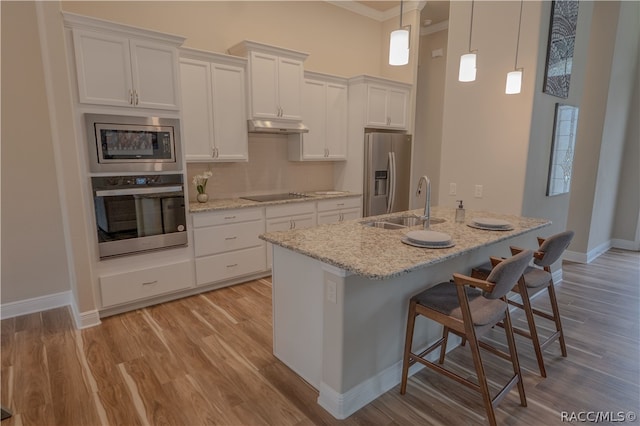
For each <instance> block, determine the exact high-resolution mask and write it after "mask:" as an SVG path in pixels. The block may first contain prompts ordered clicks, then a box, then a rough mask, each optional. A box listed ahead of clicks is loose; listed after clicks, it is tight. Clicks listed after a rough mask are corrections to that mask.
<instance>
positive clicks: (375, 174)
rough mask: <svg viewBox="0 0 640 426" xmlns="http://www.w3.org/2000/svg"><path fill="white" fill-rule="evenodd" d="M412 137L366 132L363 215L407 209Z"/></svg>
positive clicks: (399, 134) (400, 134) (401, 134)
mask: <svg viewBox="0 0 640 426" xmlns="http://www.w3.org/2000/svg"><path fill="white" fill-rule="evenodd" d="M410 181H411V135H407V134H405V133H382V132H371V133H365V141H364V190H363V193H364V216H365V217H366V216H376V215H379V214H385V213H393V212H399V211H404V210H409V184H410Z"/></svg>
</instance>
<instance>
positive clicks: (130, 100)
mask: <svg viewBox="0 0 640 426" xmlns="http://www.w3.org/2000/svg"><path fill="white" fill-rule="evenodd" d="M129 105H133V90H131V89H129Z"/></svg>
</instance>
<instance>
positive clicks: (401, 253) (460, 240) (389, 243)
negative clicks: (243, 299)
mask: <svg viewBox="0 0 640 426" xmlns="http://www.w3.org/2000/svg"><path fill="white" fill-rule="evenodd" d="M421 213H422V212H421V211H420V210H414V211H409V212H403V213H396V214H393V215H384V216H379V217H376V220H384V219H385V218H387V217H396V216H401V215H407V214H413V215H419V214H421ZM431 215H432V217H437V218H443V219H445V221H444V222H442V223H435V224H432V226H431V229H432V230H434V231H439V232H444V233H447V234H449V235H450V236H451V237H452V240H453V243H454V244H455V246H453V247H450V248H441V249H425V248H417V247H413V246H409V245H406V244H404V243H403V242H402V241H401V238H402V237H403V236H404V234H406V232H407V231H410V230H417V229H420V228H421V226H420V225H418V226H415V227H409V228H402V229H395V230H394V229H383V228H377V227H372V226H365V225H363V224H361V222H364V221H367V219H369V218H366V219H359V220H352V221H346V222H342V223H339V224H332V225H322V226H318V227H315V228H310V229H302V230H291V231H280V232H270V233H266V234H263V235H261V238H262V239H264V240H265V241H268V242H270V243H273V268H272V271H273V272H272V274H273V339H274V340H273V351H274V355H275V356H276V357H278V358H279V359H280V360H282V361H283V362H284V363H285V364H286V365H287V366H289V367H290V368H291V369H292V370H293V371H295V372H296V373H297V374H298V375H300V376H301V377H302V378H303V379H304V380H306V381H307V382H309V383H310V384H311V385H312V386H314V387H315V388H316V389H317V390H318V391H319V397H318V403H319V404H320V405H321V406H322V407H323V408H325V409H326V410H327V411H328V412H330V413H331V414H332V415H333V416H334V417H336V418H338V419H343V418H346V417H348V416H349V415H351V414H352V413H354V412H355V411H357V410H358V409H359V408H361V407H363V406H364V405H366V404H367V403H369V402H371V401H372V400H374V399H375V398H377V397H378V396H380V395H382V394H383V393H384V392H386V391H387V390H389V389H391V388H392V387H394V386H396V385H397V384H399V383H400V377H401V369H402V350H403V345H404V335H405V326H406V316H407V309H408V301H409V298H410V297H411V296H412V295H414V294H416V293H418V292H420V291H422V290H424V289H426V288H428V287H430V286H433V285H435V284H437V283H440V282H442V281H448V280H449V279H451V276H452V274H453V273H454V272H461V273H467V274H469V273H470V272H471V268H472V267H474V266H477V265H480V264H482V263H484V262H486V261H487V260H488V259H489V256H492V255H493V256H509V255H510V252H509V245H518V246H524V247H536V246H537V242H536V239H535V237H536V236H538V235H541V234H539V233H537V232H534V231H537V230H539V229H540V228H543V227H545V226H548V225H549V224H550V222H549V221H547V220H544V219H532V218H525V217H520V216H512V215H503V214H495V213H490V212H480V211H467V218H466V219H467V220H466V223H455V222H454V215H455V210H454V209H449V208H438V207H434V208H432V209H431ZM474 217H476V218H477V217H484V218H494V219H502V220H507V221H509V222H510V223H511V224H512V225H513V229H511V230H501V231H490V230H482V229H476V228H472V227H470V226H468V225H467V224H469V223H470V221H471V220H472V219H473V218H474ZM369 221H371V219H369ZM440 334H441V328H440V326H439V325H436V324H435V323H430V322H428V321H427V320H425V319H423V318H419V319H418V321H417V322H416V332H415V335H414V345H415V346H416V347H426V346H428V345H429V344H430V343H431V342H433V341H435V340H437V339H438V338H439V337H440ZM457 344H458V342H457V341H456V340H455V339H450V346H449V348H451V347H453V346H455V345H457ZM420 367H421V366H420V365H414V366H413V367H412V370H410V374H413V373H415V372H416V371H418V370H419V369H420Z"/></svg>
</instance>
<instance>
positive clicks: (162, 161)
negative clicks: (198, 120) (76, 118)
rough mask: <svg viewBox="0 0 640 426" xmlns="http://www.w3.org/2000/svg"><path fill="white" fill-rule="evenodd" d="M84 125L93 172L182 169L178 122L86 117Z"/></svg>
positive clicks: (151, 118) (167, 119)
mask: <svg viewBox="0 0 640 426" xmlns="http://www.w3.org/2000/svg"><path fill="white" fill-rule="evenodd" d="M85 125H86V130H87V141H88V144H89V149H88V152H89V170H90V171H91V172H95V173H101V172H105V173H121V172H136V173H143V172H161V171H180V170H182V151H181V144H180V121H179V120H177V119H172V118H161V117H133V116H122V115H107V114H85Z"/></svg>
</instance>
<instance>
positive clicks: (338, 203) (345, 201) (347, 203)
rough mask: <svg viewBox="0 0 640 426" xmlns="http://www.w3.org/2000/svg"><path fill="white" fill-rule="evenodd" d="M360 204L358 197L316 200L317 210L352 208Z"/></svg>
mask: <svg viewBox="0 0 640 426" xmlns="http://www.w3.org/2000/svg"><path fill="white" fill-rule="evenodd" d="M360 206H361V201H360V197H350V198H333V199H330V200H320V201H318V211H319V212H326V211H329V210H340V209H352V208H356V207H360Z"/></svg>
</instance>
